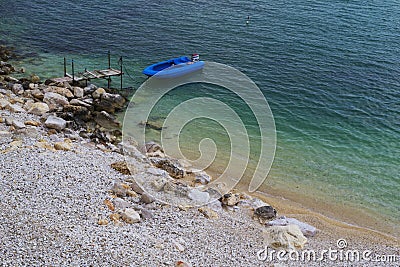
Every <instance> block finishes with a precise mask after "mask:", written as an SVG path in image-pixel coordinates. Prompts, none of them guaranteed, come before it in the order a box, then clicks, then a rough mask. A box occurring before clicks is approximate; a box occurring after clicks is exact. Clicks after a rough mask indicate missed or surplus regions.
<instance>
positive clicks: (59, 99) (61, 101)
mask: <svg viewBox="0 0 400 267" xmlns="http://www.w3.org/2000/svg"><path fill="white" fill-rule="evenodd" d="M43 102H45V103H46V104H47V105H48V106H49V108H50V111H56V110H62V109H63V107H64V106H65V105H68V104H69V102H68V99H67V98H66V97H65V96H62V95H60V94H57V93H53V92H47V93H45V94H44V97H43Z"/></svg>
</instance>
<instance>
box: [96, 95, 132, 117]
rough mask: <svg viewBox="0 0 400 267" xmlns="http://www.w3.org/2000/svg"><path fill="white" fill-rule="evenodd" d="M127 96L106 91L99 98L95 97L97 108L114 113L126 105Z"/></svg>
mask: <svg viewBox="0 0 400 267" xmlns="http://www.w3.org/2000/svg"><path fill="white" fill-rule="evenodd" d="M125 102H126V101H125V98H123V97H122V96H121V95H118V94H110V93H104V94H102V95H101V97H100V98H99V99H95V102H94V104H95V106H96V109H97V110H99V111H101V110H105V111H107V112H108V113H114V112H115V110H119V109H121V108H123V107H124V105H125Z"/></svg>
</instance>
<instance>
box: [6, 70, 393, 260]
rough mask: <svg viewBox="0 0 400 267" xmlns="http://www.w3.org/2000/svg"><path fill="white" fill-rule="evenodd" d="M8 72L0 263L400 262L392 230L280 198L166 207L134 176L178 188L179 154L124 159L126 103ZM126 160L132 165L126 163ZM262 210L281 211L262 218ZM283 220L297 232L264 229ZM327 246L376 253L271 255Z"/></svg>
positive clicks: (234, 196)
mask: <svg viewBox="0 0 400 267" xmlns="http://www.w3.org/2000/svg"><path fill="white" fill-rule="evenodd" d="M5 64H6V63H4V65H5ZM10 77H11V76H10V73H8V74H6V75H3V79H2V82H1V84H0V104H1V105H0V194H1V201H0V216H1V223H0V263H1V266H398V265H399V262H400V258H399V245H398V244H399V243H398V239H397V238H396V237H395V236H390V235H387V234H385V233H381V232H377V231H374V230H371V229H365V228H360V227H357V226H354V225H348V224H345V223H342V222H339V221H335V220H333V219H330V218H327V217H324V216H322V215H320V214H317V213H315V212H311V211H309V210H307V209H305V208H302V207H301V206H295V205H293V204H292V203H289V202H287V201H285V200H284V199H278V198H273V197H268V196H264V197H261V196H258V195H257V196H250V195H247V194H245V193H242V192H232V193H231V194H229V196H226V195H224V196H222V197H221V199H219V200H216V201H214V202H212V203H210V204H207V205H205V206H204V207H200V208H198V207H190V206H172V205H168V204H165V203H162V202H159V201H157V200H155V199H153V198H152V196H151V195H146V193H145V192H143V191H142V190H140V188H138V187H137V184H136V182H135V179H136V178H138V179H140V178H143V177H146V180H152V179H153V180H154V181H160V179H161V178H160V177H161V176H162V178H163V179H164V180H165V181H166V182H165V183H164V189H163V191H162V193H164V192H166V191H167V190H165V185H166V184H168V183H170V184H174V185H176V184H175V181H176V180H177V178H176V177H174V176H173V173H176V171H175V170H173V172H171V171H170V169H171V164H172V165H173V164H174V161H173V160H171V159H167V160H169V161H170V163H171V164H170V165H168V166H169V167H168V169H166V168H165V167H163V166H165V164H164V165H163V166H161V167H160V166H158V165H157V164H155V162H157V161H155V160H154V153H153V154H152V155H149V153H144V154H142V153H141V152H140V151H139V150H137V151H136V150H135V148H132V149H134V150H135V151H134V152H135V153H132V154H129V155H128V156H127V155H126V154H125V155H124V153H123V151H124V145H125V144H123V143H122V142H121V140H120V139H119V136H118V133H117V132H118V130H116V128H118V122H117V121H115V120H114V119H115V118H113V116H112V114H113V112H114V110H115V109H119V108H122V106H123V105H122V104H121V103H122V101H121V100H120V98H119V97H118V96H116V95H114V94H111V93H107V92H105V90H104V89H103V90H99V88H95V87H82V88H81V90H80V89H78V88H74V87H69V86H68V85H65V84H63V85H44V84H43V83H41V82H40V81H35V80H34V79H33V80H32V77H31V80H30V81H28V82H27V83H26V81H25V84H24V82H22V81H20V80H17V79H11V78H10ZM56 88H63V89H56ZM67 91H68V92H69V93H70V94H69V93H68V92H67ZM88 99H92V100H91V101H92V104H89V103H90V101H89V100H88ZM110 99H111V100H110ZM65 101H66V102H65ZM35 103H44V104H46V105H38V104H35ZM71 103H72V104H71ZM39 106H40V107H42V108H43V107H44V106H47V108H44V109H40V108H39ZM138 127H139V126H138ZM146 152H150V151H148V150H147V151H146ZM153 152H154V151H153ZM155 152H157V153H158V154H157V155H158V156H160V153H162V152H160V151H155ZM161 157H162V156H161ZM152 158H153V160H152ZM124 163H128V164H130V165H131V166H132V167H130V168H129V169H126V168H125V169H124V167H123V166H124ZM117 166H119V167H117ZM121 166H122V167H121ZM163 168H164V169H163ZM172 168H178V167H176V166H173V167H172ZM132 170H135V171H134V173H132ZM157 170H159V171H157ZM134 178H135V179H134ZM153 184H154V183H153ZM174 188H175V189H174V190H180V189H181V187H174ZM182 188H183V187H182ZM184 188H185V189H187V190H192V191H190V192H193V190H195V189H190V188H191V187H189V186H185V187H184ZM188 188H189V189H188ZM189 196H190V194H189ZM267 203H268V204H267ZM271 206H273V207H274V208H272V207H271ZM260 207H270V209H271V210H272V211H274V212H275V214H272V215H270V216H269V215H268V216H266V215H265V213H262V212H261V210H260ZM275 209H276V210H275ZM263 210H266V209H263ZM276 213H277V214H276ZM255 215H260V216H261V217H262V216H263V219H266V220H267V222H265V220H260V218H258V217H256V216H255ZM281 216H285V217H284V218H291V219H294V220H295V227H294V228H295V231H292V230H290V229H288V228H285V227H287V226H281V225H277V226H272V225H271V226H268V222H271V221H274V220H276V219H279V218H282V217H281ZM297 222H298V223H297ZM296 223H297V225H296ZM289 225H292V224H289ZM298 225H300V226H298ZM302 225H306V226H305V229H306V231H303V228H301V226H302ZM307 227H308V228H307ZM307 229H311V232H309V231H308V232H307ZM338 240H342V241H343V240H344V242H345V246H344V245H343V242H342V243H340V244H339V241H338ZM267 246H268V249H266V247H267ZM329 249H331V250H342V251H344V252H346V251H349V250H350V251H358V252H360V253H361V254H362V253H363V252H365V251H370V253H369V256H370V257H364V258H362V257H360V258H359V259H357V258H356V259H354V258H353V259H352V260H347V259H343V257H342V258H340V257H339V256H338V255H337V254H335V255H336V256H335V255H334V256H332V257H333V258H329V257H328V254H325V256H324V257H322V258H321V259H318V257H317V258H316V259H314V260H299V259H297V260H296V259H288V258H287V257H288V255H289V254H286V257H284V259H279V258H277V257H276V255H277V254H272V255H271V254H268V257H266V256H265V255H266V254H265V253H267V252H268V251H270V250H274V251H279V250H282V251H286V252H285V253H289V251H292V252H293V251H297V253H301V251H310V250H312V251H315V252H316V254H317V255H320V254H321V253H322V251H324V250H329ZM361 254H360V255H361ZM269 255H271V257H269ZM274 255H275V256H274ZM322 255H323V254H322ZM264 256H265V257H264ZM389 256H390V257H389ZM389 259H391V261H389Z"/></svg>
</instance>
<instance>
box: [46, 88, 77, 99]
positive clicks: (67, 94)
mask: <svg viewBox="0 0 400 267" xmlns="http://www.w3.org/2000/svg"><path fill="white" fill-rule="evenodd" d="M44 92H45V93H47V92H53V93H56V94H59V95H62V96H64V97H66V98H73V97H74V94H73V93H72V92H71V91H70V90H69V89H68V88H64V87H57V86H49V87H47V88H46V89H45V90H44Z"/></svg>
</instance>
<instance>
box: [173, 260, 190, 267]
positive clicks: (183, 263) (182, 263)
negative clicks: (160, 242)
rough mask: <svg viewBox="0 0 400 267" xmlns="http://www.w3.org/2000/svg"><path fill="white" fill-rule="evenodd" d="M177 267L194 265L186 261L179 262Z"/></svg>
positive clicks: (176, 264)
mask: <svg viewBox="0 0 400 267" xmlns="http://www.w3.org/2000/svg"><path fill="white" fill-rule="evenodd" d="M175 267H192V265H191V264H190V263H188V262H186V261H177V262H175Z"/></svg>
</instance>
